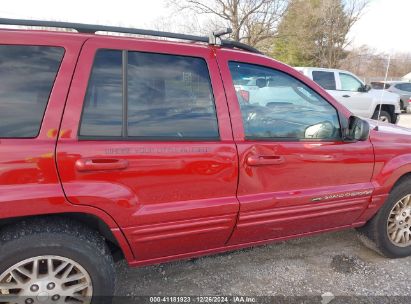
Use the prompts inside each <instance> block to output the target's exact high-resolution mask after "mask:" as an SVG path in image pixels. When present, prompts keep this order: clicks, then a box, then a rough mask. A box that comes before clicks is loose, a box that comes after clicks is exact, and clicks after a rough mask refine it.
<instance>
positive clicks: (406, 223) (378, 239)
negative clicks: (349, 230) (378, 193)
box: [357, 178, 411, 258]
mask: <svg viewBox="0 0 411 304" xmlns="http://www.w3.org/2000/svg"><path fill="white" fill-rule="evenodd" d="M408 195H409V197H408V199H407V200H404V198H406V197H407V196H408ZM400 201H402V202H403V203H406V205H405V207H404V208H403V209H402V210H401V209H398V210H397V211H395V210H394V207H396V206H397V208H398V207H400V205H401V204H400V203H399V202H400ZM393 212H395V213H399V214H400V215H397V216H395V217H394V215H393ZM390 215H391V216H390ZM403 215H405V216H403ZM389 219H390V223H388V220H389ZM401 222H402V223H401ZM400 223H401V225H400ZM388 224H389V225H390V226H392V225H393V224H395V226H394V227H393V228H391V229H390V231H391V232H392V231H397V232H398V233H396V234H395V235H394V234H393V233H389V230H388ZM410 225H411V179H409V178H408V179H405V180H404V181H402V182H401V183H400V184H398V185H397V186H395V188H393V190H392V191H391V193H390V194H389V196H388V198H387V200H386V202H385V203H384V205H383V206H382V207H381V209H380V210H379V211H378V212H377V214H376V215H375V216H374V217H373V218H372V219H371V220H370V221H369V222H368V223H367V224H366V225H365V226H363V227H361V228H358V229H357V230H358V232H359V233H360V238H361V237H364V236H365V237H366V238H367V239H366V240H365V244H366V245H367V246H369V247H371V248H373V249H376V251H378V252H379V253H381V254H382V255H384V256H386V257H389V258H401V257H406V256H409V255H411V230H410ZM398 227H402V228H401V229H402V230H397V228H398ZM400 231H404V233H406V234H408V238H409V241H408V242H407V241H406V238H405V237H404V239H401V240H403V242H402V243H401V242H395V240H392V239H393V238H395V236H397V235H401V233H399V232H400ZM408 231H409V232H408ZM403 235H404V234H403ZM368 241H371V244H370V243H369V242H368ZM370 245H371V246H370Z"/></svg>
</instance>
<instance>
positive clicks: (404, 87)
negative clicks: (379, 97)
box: [395, 83, 411, 92]
mask: <svg viewBox="0 0 411 304" xmlns="http://www.w3.org/2000/svg"><path fill="white" fill-rule="evenodd" d="M395 87H396V88H397V89H399V90H401V91H407V92H411V83H399V84H397V85H395Z"/></svg>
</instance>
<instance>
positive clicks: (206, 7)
mask: <svg viewBox="0 0 411 304" xmlns="http://www.w3.org/2000/svg"><path fill="white" fill-rule="evenodd" d="M286 1H287V0H169V3H170V4H171V5H172V6H175V7H176V8H177V9H179V10H191V11H193V12H194V13H196V14H200V15H209V16H211V17H213V18H214V19H212V20H213V21H214V22H213V25H212V27H214V28H217V27H230V28H232V30H233V33H232V34H231V38H232V39H233V40H235V41H241V42H244V43H247V44H249V45H251V46H258V45H259V44H260V43H262V42H263V41H265V40H267V39H270V38H272V37H273V36H274V35H275V33H276V29H277V25H278V23H279V21H280V20H281V17H282V15H283V12H284V10H285V8H286Z"/></svg>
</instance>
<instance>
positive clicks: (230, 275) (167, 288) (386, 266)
mask: <svg viewBox="0 0 411 304" xmlns="http://www.w3.org/2000/svg"><path fill="white" fill-rule="evenodd" d="M399 124H400V125H402V126H406V127H411V115H406V114H404V115H403V117H401V120H400V123H399ZM410 270H411V257H410V258H405V259H398V260H390V259H386V258H383V257H381V256H380V255H378V254H377V253H375V252H374V251H372V250H370V249H368V248H367V247H366V246H364V245H363V244H362V242H361V241H360V240H359V239H358V237H357V234H356V232H355V230H347V231H342V232H336V233H327V234H322V235H317V236H313V237H308V238H302V239H296V240H290V241H285V242H280V243H274V244H271V245H267V246H261V247H255V248H251V249H246V250H240V251H235V252H231V253H226V254H220V255H214V256H207V257H202V258H198V259H192V260H188V261H179V262H173V263H168V264H162V265H156V266H149V267H142V268H134V269H130V268H128V267H127V265H126V263H125V262H119V263H117V271H118V283H117V286H118V287H117V292H116V294H117V295H124V296H154V295H161V296H170V295H184V296H189V295H191V296H199V295H200V296H212V295H227V296H232V295H243V296H279V295H280V296H285V297H288V296H293V297H295V296H303V297H305V296H309V297H310V299H312V300H313V303H324V304H325V303H328V302H330V301H331V303H347V302H352V303H360V302H361V303H370V301H371V302H372V303H410V302H411V285H410V283H409V274H410ZM321 296H323V297H321ZM327 296H328V297H327ZM334 296H347V297H349V298H338V297H337V298H335V299H333V297H334ZM352 296H362V298H351V297H352ZM363 296H365V297H363ZM392 296H410V298H398V297H392ZM387 297H388V298H387ZM270 299H271V300H272V299H273V298H270ZM280 299H281V298H280ZM285 299H287V298H283V299H282V301H276V302H275V303H283V302H284V301H285ZM294 299H295V298H294ZM271 300H270V301H271ZM297 302H298V303H306V302H304V300H303V299H298V301H297ZM256 303H259V302H258V301H257V302H256ZM270 303H273V302H272V301H271V302H270Z"/></svg>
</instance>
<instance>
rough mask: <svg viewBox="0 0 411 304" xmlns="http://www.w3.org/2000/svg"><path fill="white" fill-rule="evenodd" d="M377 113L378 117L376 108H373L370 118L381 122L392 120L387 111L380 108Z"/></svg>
mask: <svg viewBox="0 0 411 304" xmlns="http://www.w3.org/2000/svg"><path fill="white" fill-rule="evenodd" d="M379 114H380V115H379V116H380V117H379V118H378V110H375V112H374V115H373V116H372V117H371V118H372V119H375V120H379V121H382V122H387V123H391V122H392V118H391V115H390V113H388V112H387V111H384V110H381V112H380V113H379Z"/></svg>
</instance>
